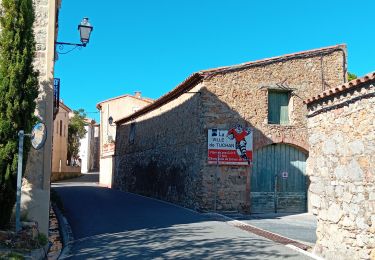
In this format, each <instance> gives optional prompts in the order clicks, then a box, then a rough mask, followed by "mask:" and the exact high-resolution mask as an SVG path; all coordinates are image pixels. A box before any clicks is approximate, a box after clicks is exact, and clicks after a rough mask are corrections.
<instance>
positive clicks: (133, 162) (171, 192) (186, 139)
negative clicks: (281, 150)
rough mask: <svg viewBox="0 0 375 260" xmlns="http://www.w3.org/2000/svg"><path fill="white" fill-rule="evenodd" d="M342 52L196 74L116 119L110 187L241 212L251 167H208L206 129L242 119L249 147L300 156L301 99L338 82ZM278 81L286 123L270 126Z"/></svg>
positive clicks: (304, 142)
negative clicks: (286, 92) (277, 146)
mask: <svg viewBox="0 0 375 260" xmlns="http://www.w3.org/2000/svg"><path fill="white" fill-rule="evenodd" d="M345 55H346V49H345V46H336V47H331V48H326V49H320V50H314V51H307V52H303V53H297V54H291V55H285V56H281V57H276V58H271V59H266V60H263V61H262V60H261V61H256V62H253V63H249V65H243V64H240V65H235V66H231V67H227V68H222V69H220V68H219V69H216V70H215V69H213V70H208V71H202V72H199V73H201V74H200V75H203V77H202V78H203V79H202V82H200V83H198V84H195V87H193V88H192V89H188V90H187V91H186V92H183V93H180V94H179V95H178V96H177V95H176V97H175V98H174V99H172V100H171V101H169V102H167V103H163V104H162V105H161V106H160V107H158V108H155V109H154V110H151V111H149V112H146V113H145V114H141V115H139V116H138V117H134V118H133V119H132V120H131V118H129V120H128V121H126V122H123V123H122V122H121V121H120V125H119V126H118V129H117V137H116V157H115V160H116V168H115V178H114V179H115V187H116V188H118V189H121V190H125V191H130V192H136V193H141V194H144V195H147V196H153V197H157V198H160V199H164V200H168V201H172V202H175V203H178V204H181V205H183V206H186V207H190V208H195V209H200V210H208V211H210V210H214V206H215V205H216V206H217V209H218V210H224V211H227V210H230V211H246V212H248V211H249V203H250V188H249V176H250V174H251V170H252V169H251V167H250V168H249V167H248V166H233V165H231V166H224V165H223V166H220V167H218V166H216V165H209V164H208V162H207V154H208V147H207V146H208V143H207V133H208V129H212V128H216V129H230V128H231V127H233V126H234V125H236V124H242V125H245V126H250V127H252V128H253V129H254V150H257V149H259V148H261V147H264V146H266V145H270V144H273V143H284V144H289V145H291V146H294V147H297V148H298V149H299V150H302V151H304V152H305V153H307V152H308V149H309V148H308V139H307V120H306V114H307V109H306V108H305V105H304V104H303V99H304V98H307V97H309V96H311V95H314V94H317V93H319V92H321V90H322V89H323V88H328V86H334V85H337V84H340V83H343V82H344V81H345V79H346V74H345V70H346V68H345V66H346V65H345V64H346V57H345ZM322 75H323V76H322ZM188 81H189V80H186V81H185V82H188ZM182 84H184V83H182ZM281 85H283V86H284V87H285V86H287V87H288V88H289V89H290V90H291V91H292V97H291V101H290V105H289V106H290V111H289V115H290V124H288V125H275V124H272V125H271V124H268V90H270V89H280V90H281V89H282V86H281ZM172 92H173V91H172ZM172 92H170V93H172ZM155 103H158V101H155ZM132 129H133V130H132ZM133 139H134V141H132V140H133ZM215 178H217V179H216V181H215ZM215 197H216V203H215V201H214V200H215Z"/></svg>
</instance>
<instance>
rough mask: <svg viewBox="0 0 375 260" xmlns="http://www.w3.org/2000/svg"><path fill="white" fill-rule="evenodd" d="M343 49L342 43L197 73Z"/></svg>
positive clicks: (207, 72)
mask: <svg viewBox="0 0 375 260" xmlns="http://www.w3.org/2000/svg"><path fill="white" fill-rule="evenodd" d="M343 48H346V44H344V43H342V44H337V45H332V46H328V47H322V48H316V49H312V50H305V51H299V52H294V53H288V54H284V55H280V56H274V57H269V58H264V59H260V60H255V61H249V62H244V63H240V64H235V65H230V66H223V67H218V68H212V69H206V70H200V71H199V73H202V74H205V75H208V76H210V75H211V74H214V73H221V72H226V71H228V70H229V71H230V70H237V69H245V68H247V67H250V66H256V65H260V64H263V63H269V62H277V61H279V60H283V59H292V58H298V57H299V56H301V57H304V56H306V55H307V56H310V55H315V54H319V53H324V52H326V51H335V50H340V49H341V50H342V49H343Z"/></svg>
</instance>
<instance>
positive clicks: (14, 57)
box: [0, 0, 38, 227]
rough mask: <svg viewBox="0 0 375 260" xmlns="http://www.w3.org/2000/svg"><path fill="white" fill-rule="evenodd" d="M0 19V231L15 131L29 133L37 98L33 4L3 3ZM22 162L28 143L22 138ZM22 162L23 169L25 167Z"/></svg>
mask: <svg viewBox="0 0 375 260" xmlns="http://www.w3.org/2000/svg"><path fill="white" fill-rule="evenodd" d="M1 2H2V3H1V5H2V14H1V17H0V27H1V32H0V227H6V226H7V225H8V224H9V222H10V218H11V214H12V209H13V206H14V204H15V199H16V178H17V158H18V154H17V153H18V131H19V130H24V131H25V133H29V132H30V131H31V128H32V125H33V124H34V122H35V120H34V119H35V117H34V111H35V107H36V101H35V100H36V98H37V96H38V74H37V72H35V70H34V67H33V59H34V54H35V40H34V32H33V23H34V19H35V17H34V6H33V3H32V0H2V1H1ZM25 140H26V143H25V147H24V155H25V157H24V158H25V161H26V157H27V154H28V152H29V149H30V142H27V140H28V138H25ZM25 161H24V165H25Z"/></svg>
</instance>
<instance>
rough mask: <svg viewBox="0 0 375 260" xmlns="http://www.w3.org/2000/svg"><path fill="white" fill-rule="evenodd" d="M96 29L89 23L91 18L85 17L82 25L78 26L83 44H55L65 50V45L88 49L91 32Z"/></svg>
mask: <svg viewBox="0 0 375 260" xmlns="http://www.w3.org/2000/svg"><path fill="white" fill-rule="evenodd" d="M93 30H94V27H93V26H92V25H91V24H90V23H89V18H87V17H85V18H83V19H82V21H81V23H80V24H79V25H78V31H79V35H80V38H81V43H70V42H55V44H56V45H58V46H59V48H64V45H70V46H76V47H86V45H87V44H88V43H89V41H90V35H91V32H92V31H93Z"/></svg>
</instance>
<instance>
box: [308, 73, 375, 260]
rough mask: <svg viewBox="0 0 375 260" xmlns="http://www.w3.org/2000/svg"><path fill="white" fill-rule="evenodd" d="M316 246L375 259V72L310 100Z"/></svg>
mask: <svg viewBox="0 0 375 260" xmlns="http://www.w3.org/2000/svg"><path fill="white" fill-rule="evenodd" d="M306 103H307V107H308V131H309V144H310V156H309V159H308V162H307V173H308V175H309V176H310V179H311V185H310V193H311V204H312V212H313V213H314V214H316V216H317V241H316V244H315V248H314V251H315V253H316V254H318V255H321V256H323V257H324V258H325V259H375V159H374V153H375V121H374V118H375V72H372V73H370V74H368V75H366V76H364V77H362V78H358V79H355V80H352V81H350V82H348V83H346V84H340V85H338V86H336V87H334V88H332V89H329V90H326V91H324V92H322V93H320V94H319V95H315V96H313V97H312V98H309V99H307V100H306Z"/></svg>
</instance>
